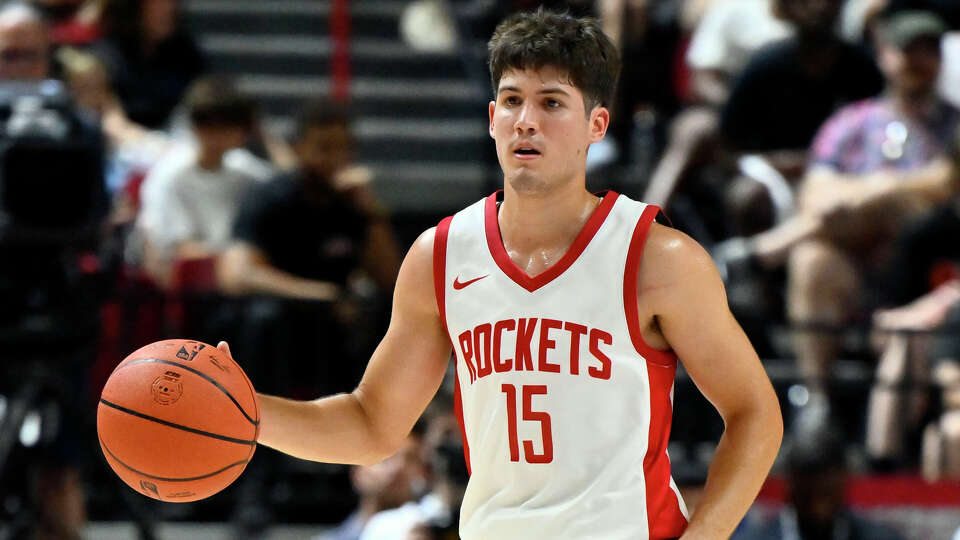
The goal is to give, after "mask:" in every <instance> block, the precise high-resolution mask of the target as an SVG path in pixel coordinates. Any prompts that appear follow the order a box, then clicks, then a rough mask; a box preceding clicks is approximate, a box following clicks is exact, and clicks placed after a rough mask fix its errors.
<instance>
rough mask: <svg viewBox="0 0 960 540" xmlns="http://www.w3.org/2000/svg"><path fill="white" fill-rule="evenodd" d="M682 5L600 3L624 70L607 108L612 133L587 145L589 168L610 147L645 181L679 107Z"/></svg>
mask: <svg viewBox="0 0 960 540" xmlns="http://www.w3.org/2000/svg"><path fill="white" fill-rule="evenodd" d="M683 4H684V3H683V2H678V1H675V0H650V1H646V0H644V1H642V2H634V1H629V2H627V1H622V0H620V1H618V0H613V1H611V2H600V6H601V10H602V11H601V16H602V18H603V19H602V23H603V28H604V32H606V33H607V34H610V37H611V41H613V43H614V44H615V45H616V46H617V47H618V49H620V54H621V59H622V69H621V73H620V79H619V84H618V85H617V93H616V98H615V101H614V105H613V107H612V109H611V114H612V118H611V124H610V129H609V131H608V132H607V133H608V134H609V135H610V136H608V137H607V138H605V139H604V140H603V144H602V145H599V146H594V147H591V149H590V155H589V156H588V160H589V161H588V163H587V168H588V170H592V169H593V168H594V167H595V166H596V164H597V161H598V160H597V158H600V157H601V156H602V152H601V151H602V150H604V148H605V147H608V148H610V149H612V150H614V151H615V152H616V153H615V156H616V158H617V159H618V160H619V162H620V163H621V164H623V165H625V166H626V167H628V168H629V169H628V171H627V173H628V175H629V179H630V180H632V181H634V182H635V183H638V184H639V183H643V182H646V180H647V175H648V174H649V172H650V170H651V169H652V168H653V165H654V161H655V159H656V157H657V154H658V153H659V149H660V147H661V146H662V143H661V140H662V139H663V137H662V132H663V130H664V126H665V125H666V124H667V123H668V122H669V121H670V119H671V118H673V116H674V115H675V114H676V112H677V109H678V108H679V106H680V100H681V98H680V94H681V92H682V90H681V88H680V87H681V86H682V85H683V82H682V81H683V77H682V76H681V75H680V74H681V73H682V70H680V69H678V52H679V50H680V48H681V46H682V43H683V39H684V35H685V32H686V29H685V28H684V26H683V23H682V16H683V11H682V7H683ZM614 142H616V143H618V145H619V147H618V148H617V147H615V145H614ZM607 152H610V150H607Z"/></svg>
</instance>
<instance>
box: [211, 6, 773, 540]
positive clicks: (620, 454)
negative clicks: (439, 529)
mask: <svg viewBox="0 0 960 540" xmlns="http://www.w3.org/2000/svg"><path fill="white" fill-rule="evenodd" d="M490 56H491V58H490V66H491V74H492V79H493V85H494V89H495V92H496V100H495V101H493V102H491V103H490V105H489V114H490V135H491V136H492V137H493V139H494V140H495V141H496V147H497V154H498V156H499V160H500V164H501V166H502V168H503V171H504V177H505V182H504V190H503V194H502V201H499V199H500V198H501V197H500V194H499V193H498V194H494V195H491V196H490V197H489V198H487V199H486V200H482V201H479V202H477V203H476V204H474V205H472V206H470V207H469V208H467V209H466V210H463V211H461V212H459V213H458V214H457V215H455V216H453V217H452V218H447V219H446V220H444V221H443V222H441V224H440V225H439V226H438V227H436V228H435V229H430V230H429V231H427V232H425V233H424V234H423V235H421V237H420V238H419V239H418V240H417V241H416V243H415V244H414V245H413V247H412V248H411V250H410V252H409V253H408V254H407V256H406V260H405V261H404V262H403V265H402V267H401V270H400V275H399V277H398V280H397V285H396V289H395V291H396V293H395V299H394V307H393V310H394V311H393V318H392V320H391V323H390V328H389V329H388V331H387V334H386V336H385V337H384V339H383V341H382V342H381V343H380V346H379V347H378V348H377V350H376V352H375V353H374V355H373V358H372V359H371V360H370V364H369V365H368V367H367V370H366V373H365V375H364V378H363V380H362V382H361V383H360V385H359V386H358V387H357V389H356V390H354V391H353V392H352V393H349V394H341V395H336V396H332V397H328V398H324V399H320V400H317V401H312V402H296V401H290V400H285V399H281V398H277V397H271V396H261V398H260V406H261V431H260V438H259V442H261V443H263V444H266V445H268V446H270V447H272V448H276V449H278V450H281V451H283V452H286V453H288V454H291V455H294V456H297V457H300V458H305V459H311V460H317V461H328V462H340V463H373V462H377V461H379V460H381V459H384V458H385V457H386V456H389V455H390V454H392V453H393V452H394V451H395V450H396V449H397V448H398V446H399V445H400V444H401V442H402V441H403V440H404V438H405V437H406V434H407V432H408V431H409V430H410V428H411V427H412V426H413V425H414V422H416V420H417V418H418V416H419V415H420V414H421V412H422V411H423V410H424V408H425V407H426V406H427V404H428V402H429V401H430V400H431V398H432V397H433V395H434V393H435V392H436V391H437V389H438V387H439V386H440V384H441V381H442V379H443V375H444V372H445V371H446V367H447V364H448V362H449V358H450V350H451V344H452V345H453V348H454V351H455V355H456V366H457V379H458V384H457V399H456V400H455V401H456V406H457V409H458V412H459V413H460V414H461V419H462V426H461V428H462V429H463V431H464V447H465V451H464V453H465V458H466V460H467V465H468V467H469V469H470V470H471V478H470V481H469V484H468V487H467V491H466V494H465V496H464V502H463V506H462V509H461V515H460V533H461V536H462V537H463V538H466V539H479V538H497V539H510V538H551V539H564V538H570V539H581V538H604V539H617V538H631V539H634V538H643V539H647V538H649V539H666V538H678V537H681V536H682V537H683V538H686V539H693V538H698V539H703V538H727V537H728V536H729V535H730V534H731V533H732V532H733V530H734V528H735V527H736V525H737V523H738V522H739V521H740V519H741V517H742V516H743V514H744V513H745V512H746V510H747V508H748V507H749V506H750V504H751V502H752V501H753V499H754V496H755V495H756V493H757V491H758V489H759V488H760V485H761V483H762V482H763V480H764V478H765V477H766V474H767V472H768V470H769V468H770V465H771V464H772V462H773V458H774V456H775V455H776V453H777V449H778V447H779V444H780V440H781V436H782V421H781V417H780V410H779V407H778V404H777V399H776V396H775V395H774V392H773V389H772V387H771V385H770V382H769V380H768V379H767V377H766V375H765V373H764V371H763V368H762V366H761V364H760V362H759V360H758V358H757V355H756V353H755V352H754V351H753V348H752V347H751V346H750V343H749V341H748V340H747V338H746V337H745V336H744V334H743V332H742V331H741V329H740V327H739V326H738V324H737V323H736V321H735V320H734V319H733V317H732V316H731V315H730V312H729V310H728V308H727V304H726V299H725V296H724V292H723V286H722V284H721V281H720V278H719V276H718V274H717V272H716V270H715V269H714V267H713V266H712V263H711V260H710V257H709V256H708V255H707V253H706V252H705V251H704V250H703V249H702V248H700V246H698V245H697V244H696V243H694V242H693V241H692V240H690V239H689V238H688V237H686V236H684V235H683V234H681V233H679V232H676V231H674V230H671V229H669V228H666V227H662V226H660V225H657V224H653V223H652V221H653V218H654V216H655V214H656V212H657V209H656V208H655V207H651V206H645V205H643V204H640V203H636V202H633V201H631V200H629V199H627V198H625V197H621V196H619V195H617V194H615V193H612V192H608V193H607V194H606V195H605V196H603V197H602V198H601V197H597V196H594V195H592V194H591V193H589V192H587V191H586V189H585V187H584V181H585V180H584V177H585V161H586V155H587V149H588V148H589V146H590V145H591V144H592V143H595V142H597V141H600V140H601V139H602V138H603V136H604V134H605V132H606V130H607V125H608V122H609V119H610V113H609V112H608V110H607V108H606V106H607V105H608V104H609V102H610V98H611V95H612V93H613V90H614V86H615V81H616V74H617V71H618V60H617V58H616V52H615V49H614V47H613V45H612V44H611V43H610V41H609V40H608V39H607V38H606V37H605V36H604V35H603V33H602V32H601V30H600V28H599V26H598V25H597V24H596V23H595V22H593V21H590V20H581V19H575V18H572V17H569V16H566V15H557V14H553V13H549V12H542V11H540V12H536V13H528V14H521V15H516V16H514V17H512V18H510V19H508V20H506V21H505V22H503V23H502V24H501V25H500V26H499V27H498V28H497V31H496V32H495V34H494V36H493V38H492V40H491V41H490ZM641 254H642V255H643V256H642V257H641ZM221 347H222V348H223V349H224V350H226V351H228V350H229V349H228V347H227V346H226V344H221ZM677 358H681V359H683V361H684V365H685V367H686V369H687V371H688V372H689V373H690V375H691V377H692V378H693V380H694V381H695V382H696V383H697V385H698V386H699V387H700V388H701V389H702V391H703V393H704V394H705V395H706V397H707V398H708V399H709V400H710V401H711V402H712V403H714V404H715V405H716V407H717V409H718V410H719V412H720V414H721V415H722V416H723V418H724V421H725V422H726V431H725V433H724V435H723V438H722V440H721V441H720V444H719V446H718V447H717V452H716V455H715V458H714V461H713V464H712V467H711V470H710V473H709V478H708V480H707V485H706V488H705V489H706V490H705V493H704V496H703V499H702V500H701V502H700V504H699V505H698V508H697V511H696V513H695V514H694V515H693V516H692V517H691V518H689V519H688V517H687V512H686V509H685V507H684V504H683V502H682V500H681V499H680V497H679V495H678V494H677V490H676V486H675V485H674V484H673V482H672V481H671V479H670V463H669V458H668V456H667V453H666V448H667V440H668V436H669V429H670V418H671V390H672V384H673V376H674V371H675V369H676V367H677Z"/></svg>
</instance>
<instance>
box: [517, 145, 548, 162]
mask: <svg viewBox="0 0 960 540" xmlns="http://www.w3.org/2000/svg"><path fill="white" fill-rule="evenodd" d="M540 155H541V152H540V150H537V149H536V148H535V147H534V146H533V145H532V144H527V143H522V144H518V145H516V146H515V147H514V148H513V157H515V158H517V159H520V160H525V161H526V160H531V159H537V158H538V157H540Z"/></svg>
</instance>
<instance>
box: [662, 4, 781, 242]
mask: <svg viewBox="0 0 960 540" xmlns="http://www.w3.org/2000/svg"><path fill="white" fill-rule="evenodd" d="M772 4H773V0H732V1H722V2H714V3H711V4H710V5H709V7H708V9H707V11H706V14H705V15H704V17H703V19H702V20H701V21H700V24H699V25H698V26H697V27H696V30H695V31H694V33H693V37H692V39H691V41H690V47H689V49H688V50H687V55H686V61H687V64H688V66H689V67H690V69H691V80H692V93H693V99H694V103H695V105H694V106H693V107H690V108H688V109H686V110H685V111H684V112H682V113H681V114H680V115H679V116H678V117H677V118H676V119H675V120H674V121H673V125H672V126H671V128H670V139H669V143H668V146H667V148H666V150H665V151H664V153H663V157H662V158H661V160H660V162H659V163H658V165H657V167H656V169H655V170H654V171H653V174H652V175H651V177H650V182H649V184H648V186H647V190H646V193H645V194H644V196H643V200H645V201H648V202H650V203H652V204H659V205H663V206H666V205H667V204H668V202H669V200H670V199H671V197H672V196H673V193H674V191H675V190H676V189H678V187H679V186H680V185H681V183H682V182H683V178H684V177H686V176H688V175H690V174H691V173H692V171H691V168H692V167H694V166H697V165H699V166H704V165H707V166H712V167H716V165H717V163H718V161H720V160H718V159H717V158H718V157H719V156H718V151H719V148H717V146H718V144H719V143H720V141H719V140H718V138H717V123H718V119H717V115H718V113H717V110H718V108H720V107H723V105H724V104H725V103H726V101H727V98H728V96H729V92H730V85H731V83H732V81H733V80H735V79H736V78H737V77H738V76H739V75H740V73H741V72H742V71H743V68H744V66H745V65H746V64H747V62H748V61H749V59H750V57H751V56H752V55H753V53H754V52H756V51H757V50H758V49H760V48H761V47H763V46H765V45H768V44H769V43H771V42H774V41H778V40H781V39H784V38H786V37H788V36H790V34H791V33H792V28H791V27H790V26H789V25H787V24H786V23H785V22H783V21H782V20H780V19H779V18H777V17H775V16H774V14H773V11H772ZM716 232H720V231H716ZM721 234H722V233H721Z"/></svg>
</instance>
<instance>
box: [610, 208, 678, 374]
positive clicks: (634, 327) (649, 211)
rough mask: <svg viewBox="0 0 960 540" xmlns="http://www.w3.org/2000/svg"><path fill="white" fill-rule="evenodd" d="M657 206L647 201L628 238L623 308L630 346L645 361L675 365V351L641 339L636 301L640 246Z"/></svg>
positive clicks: (654, 216) (638, 309)
mask: <svg viewBox="0 0 960 540" xmlns="http://www.w3.org/2000/svg"><path fill="white" fill-rule="evenodd" d="M658 212H660V209H659V208H658V207H656V206H653V205H648V206H647V207H646V208H644V210H643V214H641V215H640V219H639V220H637V226H636V228H635V229H634V230H633V237H632V238H631V239H630V248H629V249H628V250H627V266H626V269H625V270H624V273H623V309H624V312H625V313H626V315H627V329H628V330H629V331H630V340H631V341H632V342H633V348H634V349H636V351H637V352H638V353H639V354H640V356H642V357H643V358H644V359H646V360H647V363H648V364H649V363H651V362H652V363H655V364H659V365H662V366H675V365H676V363H677V355H676V354H674V353H673V351H661V350H659V349H654V348H653V347H651V346H650V345H647V342H646V341H644V339H643V332H641V331H640V308H639V306H638V305H637V298H638V296H637V276H638V275H639V273H640V257H641V256H642V255H643V247H644V246H645V245H646V243H647V233H648V232H649V231H650V225H651V224H652V223H653V220H654V219H655V218H656V217H657V213H658Z"/></svg>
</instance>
